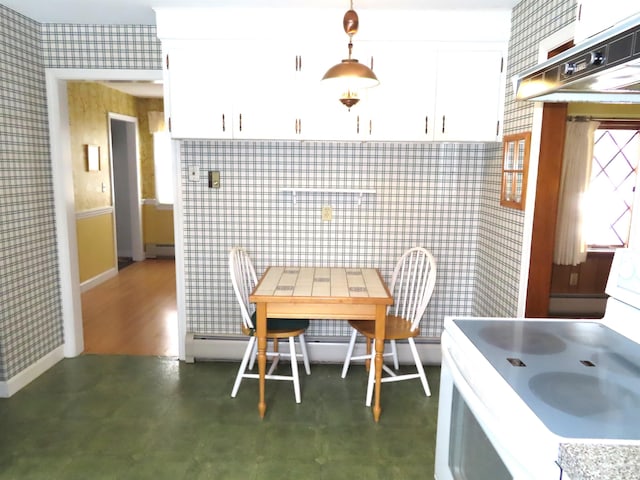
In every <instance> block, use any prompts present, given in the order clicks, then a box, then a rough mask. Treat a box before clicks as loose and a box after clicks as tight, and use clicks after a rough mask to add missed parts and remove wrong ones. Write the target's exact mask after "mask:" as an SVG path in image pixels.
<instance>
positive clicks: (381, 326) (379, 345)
mask: <svg viewBox="0 0 640 480" xmlns="http://www.w3.org/2000/svg"><path fill="white" fill-rule="evenodd" d="M386 319H387V306H386V305H377V306H376V341H375V344H376V361H375V368H376V386H375V390H374V395H375V396H374V403H373V419H374V420H375V421H376V422H377V421H379V420H380V413H381V412H382V408H380V387H381V385H382V381H381V379H382V360H383V356H382V354H383V353H384V332H385V322H386Z"/></svg>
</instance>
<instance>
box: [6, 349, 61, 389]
mask: <svg viewBox="0 0 640 480" xmlns="http://www.w3.org/2000/svg"><path fill="white" fill-rule="evenodd" d="M64 357H65V355H64V346H62V345H61V346H59V347H58V348H56V349H55V350H52V351H51V352H49V353H48V354H46V355H45V356H44V357H42V358H41V359H40V360H38V361H37V362H35V363H33V364H31V365H29V366H28V367H27V368H25V369H24V370H22V371H21V372H20V373H18V374H17V375H15V376H13V377H11V378H10V379H9V380H8V381H6V382H0V398H9V397H10V396H12V395H13V394H15V393H16V392H18V391H20V390H21V389H23V388H24V387H26V386H27V385H28V384H29V383H31V382H32V381H34V380H35V379H36V378H38V377H39V376H40V375H42V374H43V373H44V372H46V371H47V370H49V369H50V368H51V367H53V366H54V365H55V364H56V363H58V362H59V361H60V360H62V359H63V358H64Z"/></svg>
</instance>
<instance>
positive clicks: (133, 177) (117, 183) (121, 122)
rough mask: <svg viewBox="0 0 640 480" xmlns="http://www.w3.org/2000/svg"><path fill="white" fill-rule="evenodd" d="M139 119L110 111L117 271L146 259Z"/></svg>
mask: <svg viewBox="0 0 640 480" xmlns="http://www.w3.org/2000/svg"><path fill="white" fill-rule="evenodd" d="M137 132H138V119H137V118H135V117H129V116H126V115H119V114H116V113H109V143H110V149H109V151H110V162H111V172H113V173H112V175H113V178H112V189H113V207H114V230H115V245H116V251H117V256H118V270H121V269H122V268H124V267H126V266H128V265H130V264H131V263H132V262H139V261H142V260H144V258H145V256H144V247H143V240H142V213H141V210H140V204H141V198H140V171H139V170H140V169H139V167H138V165H139V163H140V162H139V158H138V133H137Z"/></svg>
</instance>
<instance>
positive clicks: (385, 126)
mask: <svg viewBox="0 0 640 480" xmlns="http://www.w3.org/2000/svg"><path fill="white" fill-rule="evenodd" d="M213 10H215V15H214V16H212V15H213V14H212V12H211V11H210V10H208V9H204V10H200V9H195V10H190V9H177V10H176V9H159V11H157V24H158V37H159V38H160V39H161V40H162V44H163V51H164V53H165V56H166V59H167V63H166V64H165V85H166V86H165V102H166V105H165V110H166V112H167V113H166V115H167V117H168V119H169V120H170V127H171V133H172V135H173V137H174V138H216V139H218V138H219V139H225V138H226V139H273V140H278V139H299V140H307V139H309V140H361V141H367V140H371V141H496V140H499V137H498V135H499V133H500V132H499V131H500V128H499V121H500V120H501V115H502V104H503V102H504V94H503V84H504V82H505V79H504V73H503V71H501V68H500V66H501V63H502V56H503V55H502V51H503V50H504V49H506V43H507V33H508V22H509V15H508V14H507V13H505V14H500V15H496V14H494V13H487V12H481V13H477V12H473V13H471V12H466V13H465V12H462V13H460V12H429V14H428V15H427V14H426V12H424V11H421V12H418V13H416V12H403V13H398V12H397V11H393V12H374V11H368V12H367V13H366V14H361V15H360V23H361V32H362V36H360V32H358V34H357V35H355V36H354V39H353V58H356V59H358V60H359V61H360V63H363V64H365V65H368V66H370V67H372V69H373V71H374V72H375V73H376V75H377V76H378V78H379V80H380V85H379V86H377V87H373V88H371V89H367V90H363V91H360V92H358V93H359V96H360V98H361V100H360V102H359V103H358V104H356V105H354V106H353V107H352V108H351V109H348V108H347V107H345V106H344V105H343V104H342V103H341V102H340V101H339V98H340V95H341V93H342V92H340V91H335V90H332V87H331V86H328V85H326V84H324V83H323V82H322V81H321V79H322V77H323V75H324V74H325V72H326V71H327V70H328V69H329V68H330V67H331V66H333V65H335V64H337V63H339V62H340V61H341V60H343V59H345V58H347V57H348V47H347V45H348V42H349V39H348V37H347V35H346V34H345V33H344V31H342V22H341V20H342V15H343V14H344V11H333V10H328V9H322V10H318V11H312V12H311V13H309V12H307V10H306V9H295V10H291V11H287V10H286V9H262V10H260V11H259V12H258V13H256V12H255V11H254V10H250V11H249V10H241V9H232V10H229V11H227V10H225V9H220V10H218V9H213ZM267 17H268V18H267ZM396 17H397V18H396ZM258 18H260V19H261V20H260V21H258V20H257V19H258ZM365 19H366V23H363V22H365ZM247 22H249V23H251V22H253V23H251V25H247ZM380 24H384V25H385V29H384V30H381V31H378V33H377V34H376V31H377V30H379V27H378V28H377V30H376V27H375V26H376V25H380ZM237 25H243V28H242V29H239V28H238V27H237ZM363 25H364V26H365V27H364V28H362V27H363ZM505 26H506V29H505ZM453 27H455V28H453ZM212 32H214V33H212ZM213 35H216V38H209V37H210V36H213ZM247 35H250V37H247V38H245V37H246V36H247ZM424 36H431V37H432V38H428V39H426V40H425V39H423V38H421V37H424ZM376 37H379V38H376ZM460 37H463V38H464V42H465V43H461V42H460V41H459V38H460ZM496 37H498V39H496ZM454 38H455V39H456V40H454ZM498 40H499V41H498Z"/></svg>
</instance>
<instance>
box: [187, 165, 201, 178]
mask: <svg viewBox="0 0 640 480" xmlns="http://www.w3.org/2000/svg"><path fill="white" fill-rule="evenodd" d="M189 180H190V181H192V182H198V181H200V167H198V166H193V167H189Z"/></svg>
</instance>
